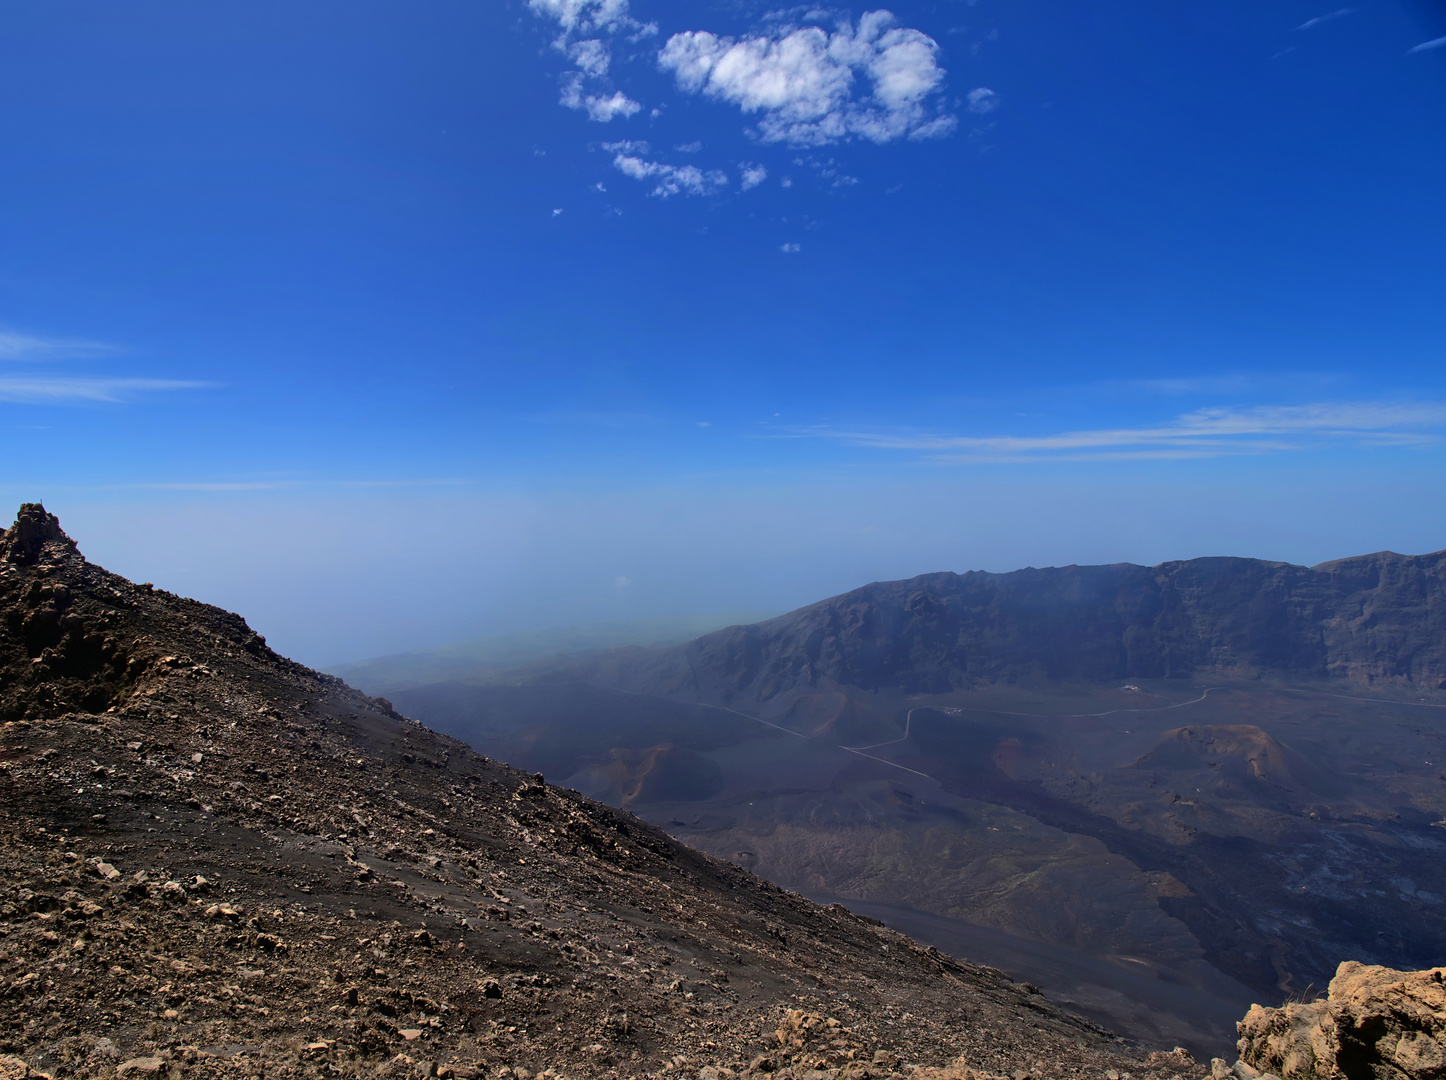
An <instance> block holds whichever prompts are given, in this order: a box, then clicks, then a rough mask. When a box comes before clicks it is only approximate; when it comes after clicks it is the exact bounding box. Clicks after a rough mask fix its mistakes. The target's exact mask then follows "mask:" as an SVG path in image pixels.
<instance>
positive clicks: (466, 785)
mask: <svg viewBox="0 0 1446 1080" xmlns="http://www.w3.org/2000/svg"><path fill="white" fill-rule="evenodd" d="M0 1000H3V1008H0V1054H9V1055H18V1057H19V1058H23V1059H24V1060H25V1062H28V1067H30V1068H34V1069H41V1070H44V1071H45V1072H47V1073H50V1074H53V1075H54V1076H56V1077H110V1076H113V1075H114V1076H137V1075H142V1076H164V1075H169V1076H177V1075H194V1076H206V1077H233V1076H234V1077H253V1076H265V1077H268V1078H271V1077H300V1076H308V1077H310V1076H428V1075H434V1076H444V1077H445V1076H456V1077H465V1076H482V1075H486V1076H488V1077H492V1078H494V1080H508V1078H511V1080H529V1078H530V1077H531V1076H533V1075H535V1074H541V1076H543V1077H546V1078H549V1080H551V1078H555V1077H563V1076H609V1077H611V1076H620V1077H625V1076H643V1075H648V1076H658V1077H662V1076H671V1075H683V1074H687V1075H695V1074H698V1072H699V1070H700V1069H701V1068H703V1067H705V1066H710V1065H711V1066H718V1067H727V1068H732V1069H734V1070H736V1071H739V1072H746V1073H747V1074H749V1075H754V1076H762V1075H764V1074H766V1073H772V1075H773V1076H774V1077H777V1078H778V1080H791V1078H802V1077H805V1076H807V1077H809V1078H810V1080H832V1078H835V1077H838V1078H841V1080H867V1078H869V1077H874V1076H880V1077H882V1076H891V1075H892V1076H895V1077H896V1078H898V1077H901V1076H907V1075H910V1074H911V1073H912V1074H913V1075H914V1076H916V1077H918V1078H919V1080H963V1078H965V1077H967V1076H970V1075H972V1074H969V1073H967V1072H966V1071H965V1069H964V1066H963V1064H962V1063H957V1064H955V1065H954V1066H952V1067H949V1068H946V1069H944V1070H942V1071H938V1070H936V1071H929V1070H927V1069H926V1070H924V1071H919V1072H915V1071H914V1070H913V1068H912V1064H911V1063H925V1064H926V1065H942V1064H943V1063H945V1062H950V1061H955V1059H957V1058H958V1057H959V1056H960V1055H963V1057H964V1058H965V1059H967V1061H968V1062H969V1063H971V1064H972V1065H973V1066H975V1067H977V1068H979V1069H987V1070H991V1071H993V1072H996V1073H1003V1074H1011V1075H1013V1076H1015V1077H1021V1076H1023V1075H1025V1074H1026V1073H1027V1074H1029V1075H1033V1076H1039V1077H1065V1076H1071V1077H1073V1076H1077V1075H1080V1074H1092V1075H1095V1076H1100V1075H1104V1074H1106V1073H1107V1072H1109V1070H1115V1073H1116V1074H1117V1073H1121V1072H1124V1073H1128V1075H1131V1076H1134V1077H1151V1078H1164V1077H1167V1076H1174V1077H1191V1078H1196V1077H1199V1076H1200V1075H1201V1073H1202V1070H1200V1069H1199V1068H1198V1067H1197V1066H1194V1065H1193V1064H1192V1063H1190V1062H1189V1060H1188V1057H1185V1056H1183V1055H1179V1054H1173V1055H1172V1054H1155V1055H1152V1056H1150V1057H1148V1058H1146V1057H1144V1056H1143V1055H1142V1054H1141V1053H1139V1052H1136V1051H1134V1050H1132V1049H1131V1048H1130V1047H1128V1046H1126V1045H1125V1044H1124V1043H1123V1041H1122V1040H1117V1039H1115V1038H1113V1037H1111V1036H1109V1035H1108V1034H1107V1033H1104V1032H1102V1031H1101V1030H1099V1029H1097V1028H1095V1027H1092V1026H1091V1025H1089V1024H1088V1023H1085V1022H1083V1021H1080V1020H1076V1019H1074V1018H1072V1017H1069V1016H1067V1015H1064V1014H1063V1013H1061V1012H1060V1011H1059V1010H1058V1009H1057V1008H1056V1007H1054V1006H1053V1005H1052V1004H1051V1003H1050V1002H1049V1001H1048V1000H1046V999H1045V998H1044V997H1043V996H1042V995H1040V994H1039V993H1037V992H1034V991H1033V990H1032V988H1030V987H1028V986H1019V985H1015V984H1013V983H1011V982H1010V981H1009V980H1008V979H1007V978H1005V977H1004V976H1003V975H1001V974H1000V973H999V972H996V971H992V970H989V969H983V968H978V967H974V966H971V965H969V964H966V963H961V962H959V961H956V960H954V959H951V958H950V957H948V956H946V955H943V954H940V953H938V952H936V951H934V950H930V949H924V948H921V947H919V946H917V945H915V944H914V943H913V942H911V941H910V940H909V939H907V938H905V937H903V936H902V935H900V934H898V933H896V932H894V931H891V930H888V929H886V928H884V927H882V926H881V925H877V924H874V923H872V922H870V921H867V920H864V919H861V918H858V917H855V916H853V915H851V914H849V913H848V912H846V911H844V910H843V909H841V908H820V907H818V906H816V905H814V904H812V903H809V902H808V901H805V900H803V899H802V898H800V897H798V896H796V895H793V894H790V893H787V892H784V891H781V890H780V889H778V888H776V887H773V886H770V885H768V884H766V883H764V882H762V881H760V880H758V879H757V878H755V877H753V876H752V875H751V874H749V873H748V872H746V871H745V870H742V869H740V868H738V867H735V866H731V865H729V864H727V863H724V862H721V861H718V860H715V859H713V858H710V857H708V856H706V855H702V854H700V853H698V852H695V851H693V850H690V849H689V848H686V847H684V846H682V845H681V844H679V843H677V842H675V841H673V840H671V839H670V838H669V837H668V836H666V835H665V834H664V833H662V832H661V831H659V830H658V829H656V828H654V827H652V826H650V825H647V824H645V823H644V822H642V821H640V820H638V819H637V818H635V817H633V816H631V815H630V814H628V813H625V812H620V811H616V810H612V809H609V808H607V807H605V806H601V805H598V804H597V803H593V802H590V801H589V800H587V799H585V798H583V797H581V796H579V795H578V794H577V793H575V792H572V791H566V790H561V789H559V788H556V787H553V786H549V785H547V784H545V783H544V782H543V781H542V778H541V777H540V776H535V775H528V774H525V773H522V772H519V771H517V770H515V769H512V768H509V767H506V766H504V765H501V764H498V763H497V762H494V761H491V760H488V759H487V758H485V757H482V756H480V755H479V754H477V753H475V752H473V751H471V750H469V749H468V748H467V747H466V746H465V745H463V744H462V743H459V742H457V741H455V740H453V739H450V738H446V737H443V736H440V735H437V734H434V733H433V732H431V731H429V730H427V729H425V728H423V727H421V726H419V725H417V724H415V723H412V722H410V721H408V720H406V719H404V718H402V717H400V716H398V715H397V714H396V713H395V712H394V711H392V709H391V707H390V706H389V705H388V703H387V702H385V701H382V700H378V699H372V698H368V697H366V696H364V695H362V694H360V693H358V692H357V691H354V690H352V689H351V688H349V687H347V686H345V685H344V684H342V683H340V682H339V681H338V680H336V679H333V678H330V677H327V676H324V675H320V674H318V673H316V672H313V671H310V670H307V669H306V668H303V667H301V666H299V665H297V664H295V663H292V662H290V661H288V660H285V659H283V658H281V657H279V656H277V655H276V654H275V653H273V652H272V651H271V650H270V649H268V648H267V646H266V644H265V642H264V641H263V640H262V639H261V638H260V637H259V636H258V635H256V634H255V633H253V632H252V631H251V630H250V629H249V628H248V627H247V625H246V623H245V622H244V621H243V620H242V619H241V618H240V617H238V616H236V615H233V614H229V613H227V612H224V611H221V610H218V609H216V608H213V607H209V606H207V605H204V604H200V603H197V602H194V601H191V600H186V599H183V598H180V597H177V596H174V595H171V594H169V593H165V592H162V591H159V590H154V589H152V588H151V587H150V586H148V585H135V584H132V583H130V582H128V581H126V580H124V579H123V578H120V577H117V576H116V575H114V574H110V573H107V572H106V571H104V570H102V569H100V568H99V567H96V566H93V565H91V564H89V563H87V562H86V561H85V560H84V559H83V558H82V556H81V555H80V553H79V551H78V550H77V549H76V546H75V544H74V543H73V542H72V541H71V540H70V539H69V538H67V537H66V536H65V534H64V533H63V532H62V531H61V529H60V526H59V523H58V522H57V521H56V519H55V518H54V517H53V516H51V515H49V514H47V513H46V511H45V510H44V509H43V507H41V506H39V505H36V504H28V505H26V506H23V507H22V508H21V511H20V515H19V518H18V520H17V521H16V523H15V525H14V526H13V527H12V528H10V529H9V530H8V531H7V532H5V533H4V534H3V537H0ZM895 1055H897V1057H896V1056H895ZM901 1059H902V1060H901ZM0 1067H3V1068H6V1069H9V1070H11V1072H13V1073H14V1074H15V1075H17V1076H19V1075H25V1072H24V1070H25V1068H27V1066H25V1065H22V1064H18V1063H17V1061H15V1060H10V1059H3V1060H0ZM811 1069H813V1070H817V1069H821V1070H824V1072H823V1073H819V1072H816V1071H814V1072H810V1071H809V1070H811ZM716 1075H717V1076H719V1077H722V1076H725V1075H726V1074H723V1073H718V1074H716Z"/></svg>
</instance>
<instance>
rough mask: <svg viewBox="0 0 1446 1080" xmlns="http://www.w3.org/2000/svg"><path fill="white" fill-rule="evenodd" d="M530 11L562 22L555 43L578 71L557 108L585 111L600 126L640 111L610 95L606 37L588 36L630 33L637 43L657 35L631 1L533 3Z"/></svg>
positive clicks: (550, 0) (564, 84) (609, 56)
mask: <svg viewBox="0 0 1446 1080" xmlns="http://www.w3.org/2000/svg"><path fill="white" fill-rule="evenodd" d="M527 6H528V7H530V8H531V9H532V11H533V13H534V14H536V15H538V16H540V17H542V18H546V19H551V20H553V21H554V22H556V23H557V25H558V27H559V28H560V29H561V31H562V32H561V33H560V34H559V35H558V37H557V40H555V41H554V42H553V43H552V44H553V46H554V47H555V48H556V49H558V50H559V51H560V52H562V53H563V54H564V55H565V56H566V57H567V58H568V59H569V60H571V61H572V63H573V65H574V67H575V68H576V69H577V70H575V71H572V72H569V73H568V74H567V75H566V76H564V78H563V80H562V94H561V96H560V97H559V98H558V104H560V105H563V106H565V107H566V108H569V109H577V110H580V111H583V112H586V113H587V115H588V118H589V119H590V120H594V121H596V122H598V123H600V124H606V123H608V122H610V121H612V120H616V119H617V118H618V117H622V118H624V119H626V118H627V117H630V116H633V115H634V114H636V113H638V112H639V111H641V109H642V105H640V104H639V103H638V102H636V101H634V100H633V99H632V98H630V97H628V96H627V95H626V94H624V93H622V92H621V91H618V90H611V87H610V85H609V83H608V82H607V79H606V76H607V73H608V69H609V67H610V66H611V65H612V52H611V51H610V50H609V48H608V44H607V42H606V41H604V40H602V38H601V37H586V36H584V35H590V34H591V35H604V36H610V35H613V34H617V33H623V32H630V33H632V35H633V36H634V37H635V38H637V37H645V36H647V35H648V34H651V33H656V32H657V27H656V26H654V25H652V24H644V23H641V22H639V21H638V20H637V19H634V18H633V17H632V15H631V14H630V13H629V11H628V0H528V3H527ZM610 90H611V92H609V91H610Z"/></svg>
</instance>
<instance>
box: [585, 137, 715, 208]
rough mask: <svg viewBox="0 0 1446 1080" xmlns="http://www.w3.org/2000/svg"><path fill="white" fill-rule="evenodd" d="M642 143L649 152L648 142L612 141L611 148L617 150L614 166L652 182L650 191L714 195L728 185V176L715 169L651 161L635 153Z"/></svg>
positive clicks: (661, 194) (662, 194)
mask: <svg viewBox="0 0 1446 1080" xmlns="http://www.w3.org/2000/svg"><path fill="white" fill-rule="evenodd" d="M639 145H641V147H642V150H641V151H640V152H642V153H646V152H647V144H646V143H642V144H627V143H613V144H611V145H610V146H609V147H607V148H608V149H616V151H617V152H616V155H615V156H614V157H613V167H614V168H616V169H617V170H618V172H620V173H622V174H623V175H624V176H630V177H632V178H633V179H634V180H640V181H648V180H650V181H652V182H653V190H652V191H650V192H649V193H648V194H650V195H656V196H657V197H658V198H660V199H666V198H668V197H670V196H673V195H714V194H717V193H718V192H720V191H722V190H723V189H724V188H725V187H727V186H728V177H726V176H725V175H723V173H721V172H718V171H716V170H709V171H707V172H704V171H703V170H702V169H700V168H698V167H697V166H696V165H665V164H663V163H662V162H659V161H648V160H646V159H645V158H641V157H639V156H638V153H637V152H632V148H634V147H637V146H639Z"/></svg>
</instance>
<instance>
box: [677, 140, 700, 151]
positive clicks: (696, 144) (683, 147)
mask: <svg viewBox="0 0 1446 1080" xmlns="http://www.w3.org/2000/svg"><path fill="white" fill-rule="evenodd" d="M673 149H674V150H676V151H678V153H680V154H696V153H697V152H698V151H699V150H701V149H703V144H702V142H700V141H699V140H697V139H694V140H693V141H692V142H685V143H681V144H679V145H678V146H675V147H673Z"/></svg>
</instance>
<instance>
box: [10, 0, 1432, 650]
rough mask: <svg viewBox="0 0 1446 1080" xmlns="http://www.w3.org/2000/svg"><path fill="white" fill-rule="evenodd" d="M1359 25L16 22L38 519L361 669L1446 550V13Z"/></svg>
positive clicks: (696, 14)
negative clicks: (567, 626)
mask: <svg viewBox="0 0 1446 1080" xmlns="http://www.w3.org/2000/svg"><path fill="white" fill-rule="evenodd" d="M1336 2H1338V0H1332V3H1336ZM1332 3H1324V4H1322V3H1304V2H1298V0H1266V2H1251V3H1245V2H1237V3H1180V4H1171V5H1160V4H1150V3H1143V2H1139V3H1114V4H1106V5H1080V4H1077V3H1075V4H1067V3H1064V2H1062V0H1059V2H1035V3H1018V2H1011V3H1005V2H1000V0H977V2H975V3H969V2H965V0H939V2H934V3H898V4H894V5H892V6H890V7H888V8H887V9H878V8H843V7H838V8H817V9H812V10H810V9H806V8H790V9H780V8H777V7H773V6H771V5H768V4H763V3H753V2H722V0H720V2H697V3H691V4H686V5H680V4H663V3H656V2H649V0H629V2H626V3H624V2H622V0H534V2H532V3H528V2H525V0H486V2H481V0H473V2H469V3H460V2H459V3H452V2H435V3H422V4H400V3H368V2H363V3H355V2H349V3H346V4H342V3H328V2H315V3H308V4H305V5H298V4H295V3H289V4H280V3H271V2H267V0H251V2H248V3H246V4H244V5H243V4H215V5H195V4H183V3H179V2H175V3H169V2H168V3H160V2H152V0H138V2H135V3H131V4H127V5H115V4H112V3H99V2H90V0H59V2H56V0H47V2H45V3H41V2H32V0H18V2H14V3H10V4H7V5H5V6H4V7H3V8H0V146H3V147H4V150H3V158H0V160H3V167H0V431H3V438H4V440H5V442H6V444H7V452H6V453H5V458H4V460H5V466H4V471H3V474H0V491H3V492H4V493H6V494H8V495H9V497H10V499H11V501H12V502H18V501H20V500H21V499H30V498H43V499H45V500H46V502H47V503H48V504H49V505H51V506H52V507H53V508H54V509H55V510H57V512H59V513H61V514H62V518H63V520H64V521H65V522H66V524H67V525H68V526H69V527H70V528H71V529H72V532H74V533H75V534H76V535H77V536H79V538H80V539H81V541H82V548H83V549H84V550H86V551H87V552H88V553H89V554H90V555H91V556H92V557H93V558H96V559H97V560H98V561H101V562H103V563H105V564H106V565H109V566H111V567H112V568H113V569H116V570H118V571H120V572H124V573H127V574H130V575H132V576H136V577H144V578H148V579H151V580H154V581H156V582H157V584H163V585H166V586H167V587H170V588H175V589H177V590H179V591H184V592H188V593H190V594H193V595H197V596H200V597H201V598H202V599H206V600H211V601H213V602H217V603H223V604H226V605H227V606H230V607H233V608H237V609H239V610H242V611H243V612H245V613H246V614H247V615H248V616H249V617H250V618H251V619H252V621H253V623H255V624H256V625H257V626H258V627H259V628H260V629H261V630H262V631H263V632H264V633H268V635H269V636H270V637H271V638H272V640H273V641H275V642H277V643H278V644H279V645H280V646H282V647H284V648H285V649H286V650H287V651H289V652H291V653H292V654H293V655H296V656H297V657H298V658H300V659H304V660H308V661H311V662H327V661H333V660H341V659H346V658H352V657H356V656H361V655H366V654H368V653H375V652H381V651H389V650H393V649H399V648H406V647H413V646H423V645H429V644H436V643H438V642H440V641H445V640H448V639H450V638H455V637H463V636H469V635H472V634H479V633H487V632H495V631H504V630H507V629H511V628H514V627H515V628H527V627H531V626H538V625H548V624H556V623H566V622H582V621H594V620H598V619H603V618H610V617H625V616H634V615H650V614H656V613H664V614H666V613H679V612H686V611H702V610H738V609H742V608H748V609H771V608H776V609H779V610H782V609H784V608H787V607H791V606H794V605H796V604H800V603H804V602H807V601H810V600H812V599H816V598H818V597H820V596H823V595H826V594H828V593H831V592H837V591H840V590H842V589H845V588H849V587H851V586H853V585H856V584H860V583H862V582H863V581H866V580H870V579H871V578H876V577H893V576H905V575H908V574H913V573H919V572H923V571H927V570H934V569H942V568H948V569H958V570H963V569H970V568H975V567H981V568H988V569H995V570H1006V569H1011V568H1013V567H1015V566H1018V565H1025V564H1029V563H1034V564H1040V563H1048V562H1054V563H1067V562H1075V561H1079V562H1084V561H1113V560H1123V559H1130V560H1137V561H1151V562H1152V561H1158V560H1162V559H1166V558H1173V557H1190V556H1195V555H1202V554H1224V553H1230V554H1245V555H1255V556H1261V557H1268V558H1280V559H1291V560H1301V561H1316V560H1319V559H1325V558H1329V557H1333V556H1337V555H1342V554H1347V553H1352V552H1355V551H1359V550H1374V549H1379V548H1386V547H1392V548H1396V549H1405V550H1412V551H1421V550H1434V549H1437V548H1440V547H1442V546H1446V510H1443V508H1442V499H1441V497H1440V496H1441V489H1442V482H1441V478H1442V476H1443V465H1446V455H1443V453H1442V445H1443V444H1442V442H1441V438H1442V436H1443V434H1446V387H1443V371H1446V364H1443V359H1446V318H1443V311H1446V303H1443V297H1446V243H1443V241H1446V200H1443V198H1442V193H1443V192H1446V6H1443V5H1441V4H1437V3H1431V2H1427V0H1413V2H1398V0H1374V2H1362V3H1358V4H1356V5H1354V6H1351V7H1341V6H1332ZM414 586H415V587H414Z"/></svg>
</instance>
